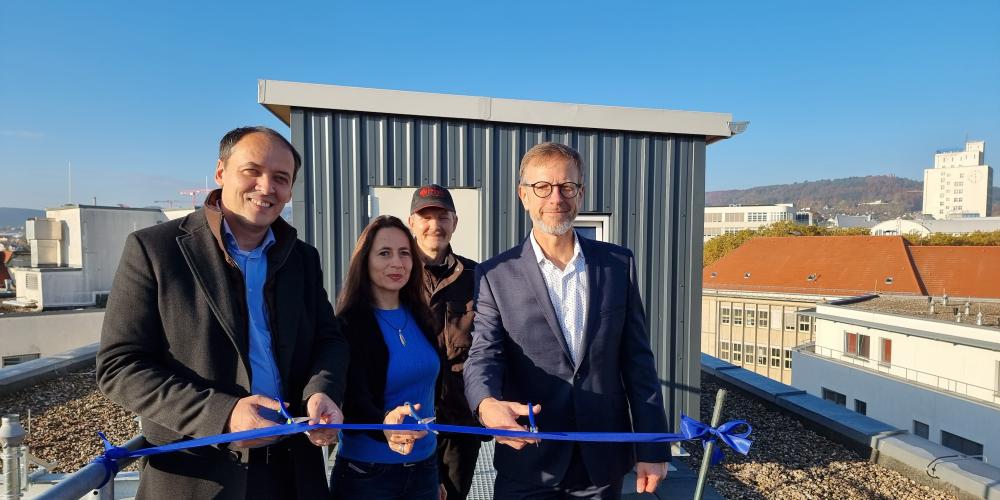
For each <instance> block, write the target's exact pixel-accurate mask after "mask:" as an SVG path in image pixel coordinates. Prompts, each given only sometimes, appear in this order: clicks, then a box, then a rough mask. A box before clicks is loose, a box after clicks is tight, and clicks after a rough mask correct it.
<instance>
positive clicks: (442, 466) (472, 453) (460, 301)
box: [409, 184, 482, 500]
mask: <svg viewBox="0 0 1000 500" xmlns="http://www.w3.org/2000/svg"><path fill="white" fill-rule="evenodd" d="M409 224H410V231H412V232H413V236H414V238H415V239H416V241H417V253H418V254H419V257H420V260H421V262H423V265H424V273H423V276H424V297H425V298H426V300H427V303H428V305H430V308H431V312H432V316H433V320H434V329H435V331H436V332H437V348H438V351H440V353H441V358H442V360H443V361H442V365H441V379H440V383H441V384H440V390H439V391H438V397H437V402H436V406H437V408H436V411H435V415H437V421H438V422H441V423H444V424H453V425H470V426H478V425H479V422H478V421H477V420H476V418H475V417H474V416H473V415H472V413H471V412H470V410H469V404H468V402H467V401H466V399H465V383H464V381H463V377H462V367H463V365H464V364H465V359H466V358H467V357H468V356H469V347H470V346H471V345H472V319H473V304H472V297H473V288H474V286H475V268H476V265H477V264H476V262H475V261H473V260H470V259H467V258H465V257H462V256H461V255H457V254H455V252H453V251H452V250H451V236H452V235H453V234H455V228H456V227H457V226H458V214H456V213H455V202H454V201H453V200H452V198H451V193H449V192H448V190H447V189H446V188H444V187H442V186H439V185H437V184H430V185H427V186H421V187H420V188H419V189H417V190H416V191H414V193H413V200H412V202H411V203H410V218H409ZM481 444H482V442H481V440H480V438H477V437H474V436H464V435H447V434H442V435H441V436H439V437H438V469H439V471H440V477H441V483H442V484H443V485H444V487H445V490H446V491H447V492H448V500H455V499H459V500H460V499H464V498H465V497H466V496H468V494H469V490H470V489H471V488H472V475H473V473H474V472H475V469H476V459H477V458H478V457H479V447H480V445H481Z"/></svg>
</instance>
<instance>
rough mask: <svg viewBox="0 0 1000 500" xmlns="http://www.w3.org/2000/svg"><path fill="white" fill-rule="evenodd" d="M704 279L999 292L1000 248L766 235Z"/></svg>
mask: <svg viewBox="0 0 1000 500" xmlns="http://www.w3.org/2000/svg"><path fill="white" fill-rule="evenodd" d="M810 276H811V277H812V279H810ZM888 278H892V280H891V283H889V282H888V281H889V280H888ZM702 283H703V287H704V288H707V289H717V290H744V291H756V292H776V293H797V294H807V295H826V296H830V295H860V294H864V293H892V294H915V295H928V294H931V295H943V294H944V293H945V292H947V293H948V295H950V296H952V297H976V298H1000V246H989V247H987V246H982V247H974V246H962V247H944V246H913V245H910V244H909V243H907V242H906V240H904V239H903V238H902V237H899V236H798V237H793V236H788V237H777V238H773V237H768V238H763V237H762V238H754V239H751V240H749V241H747V242H746V243H744V244H743V245H742V246H740V247H739V248H737V249H736V250H733V251H732V252H730V253H729V254H727V255H726V256H725V257H723V258H722V259H719V260H718V261H716V262H715V263H713V264H712V265H710V266H708V267H706V268H705V269H704V271H702Z"/></svg>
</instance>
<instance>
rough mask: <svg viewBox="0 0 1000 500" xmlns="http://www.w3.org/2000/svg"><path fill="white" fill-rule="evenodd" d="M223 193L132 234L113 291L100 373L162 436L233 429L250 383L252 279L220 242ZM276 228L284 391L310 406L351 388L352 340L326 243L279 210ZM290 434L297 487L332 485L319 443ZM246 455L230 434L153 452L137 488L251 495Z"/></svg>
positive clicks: (118, 398) (146, 493) (301, 407)
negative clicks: (314, 240) (328, 273)
mask: <svg viewBox="0 0 1000 500" xmlns="http://www.w3.org/2000/svg"><path fill="white" fill-rule="evenodd" d="M218 194H219V191H218V190H216V191H215V192H213V193H212V194H211V195H209V198H208V200H206V204H205V206H206V208H202V209H201V210H198V211H196V212H194V213H192V214H190V215H188V216H187V217H184V218H182V219H178V220H174V221H170V222H165V223H162V224H159V225H156V226H153V227H149V228H146V229H142V230H140V231H136V232H135V233H132V234H131V235H129V237H128V239H127V240H126V242H125V248H124V251H123V253H122V258H121V263H120V264H119V267H118V272H117V274H116V275H115V280H114V285H113V286H112V289H111V296H110V298H109V300H108V306H107V311H106V313H105V319H104V325H103V330H102V332H101V345H100V350H99V351H98V353H97V381H98V384H99V387H100V388H101V390H102V391H103V392H104V393H105V394H107V395H108V397H109V398H110V399H111V400H112V401H115V402H117V403H118V404H121V405H122V406H124V407H125V408H127V409H129V410H131V411H133V412H135V413H136V414H138V415H139V416H140V417H141V418H142V429H143V433H144V434H145V436H146V439H147V440H148V441H149V442H150V443H152V444H154V445H161V444H165V443H170V442H174V441H180V440H185V439H189V438H197V437H204V436H208V435H213V434H220V433H222V432H224V429H225V427H226V425H227V423H228V420H229V415H230V413H232V409H233V407H234V406H235V405H236V402H237V400H238V399H239V398H242V397H245V396H248V395H250V375H251V374H250V354H249V353H250V348H249V334H248V327H247V325H248V319H247V307H246V296H245V294H244V291H243V290H244V286H245V285H244V283H243V277H242V274H241V273H240V271H239V269H238V268H237V267H236V265H235V263H234V262H233V261H232V259H231V258H230V257H229V255H228V254H227V253H226V251H225V249H224V246H223V243H222V238H221V226H222V214H221V212H219V210H218V209H217V208H216V206H217V205H216V201H215V200H217V199H218ZM271 229H272V230H273V231H274V236H275V239H276V242H275V244H274V246H272V247H271V248H270V249H269V251H268V254H267V259H268V274H267V278H266V282H265V283H266V284H265V290H264V298H265V300H266V302H267V305H268V312H269V318H270V323H271V324H270V327H271V335H272V338H271V342H272V346H273V349H274V354H275V362H276V364H277V367H278V372H279V373H280V374H281V380H282V388H281V389H282V395H283V396H284V400H285V401H286V402H288V403H289V405H290V407H289V411H290V412H291V413H292V414H293V415H295V416H302V415H305V402H306V400H307V399H308V398H309V396H311V395H313V394H315V393H317V392H323V393H326V394H327V395H328V396H330V398H332V399H333V400H334V401H337V402H339V401H341V400H342V399H343V394H344V386H345V384H346V378H345V375H346V371H347V361H348V347H347V344H346V342H345V339H344V337H343V334H342V333H341V331H340V329H339V328H338V325H337V323H336V320H335V317H334V314H333V308H332V307H331V305H330V302H329V298H328V296H327V294H326V291H325V290H324V289H323V279H322V270H321V269H320V261H319V253H318V252H317V251H316V249H315V248H313V247H311V246H309V245H307V244H306V243H303V242H302V241H300V240H298V239H297V238H296V233H295V229H294V228H292V227H291V226H289V225H288V224H287V223H285V222H284V221H283V220H281V219H280V218H279V219H277V220H276V221H275V222H274V223H273V224H272V225H271ZM283 443H287V446H288V447H289V448H290V449H291V452H292V453H291V459H292V460H293V461H294V469H295V471H296V474H295V477H293V478H288V480H289V481H290V482H291V481H293V482H294V484H295V488H296V491H297V492H298V493H299V495H301V496H303V497H314V496H317V495H318V496H323V495H328V491H329V490H328V489H327V487H326V474H325V471H324V470H323V457H322V453H321V451H320V449H319V448H318V447H316V446H313V445H312V444H310V443H309V442H308V440H307V439H306V438H305V437H304V436H294V437H291V438H289V439H287V440H286V441H284V442H283ZM246 459H247V453H246V450H245V449H237V448H231V447H229V446H228V445H220V446H219V447H204V448H197V449H194V450H191V451H185V452H177V453H169V454H164V455H157V456H154V457H150V458H149V461H148V463H147V464H146V466H145V467H144V469H143V470H142V480H141V481H140V485H139V496H141V497H143V498H245V497H246V483H247V473H246V471H247V469H246V467H245V466H244V465H243V464H241V462H245V461H246Z"/></svg>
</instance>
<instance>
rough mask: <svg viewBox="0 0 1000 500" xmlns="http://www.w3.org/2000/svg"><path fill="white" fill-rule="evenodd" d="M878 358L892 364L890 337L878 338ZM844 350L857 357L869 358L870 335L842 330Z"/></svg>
mask: <svg viewBox="0 0 1000 500" xmlns="http://www.w3.org/2000/svg"><path fill="white" fill-rule="evenodd" d="M878 348H879V357H878V360H879V361H880V362H882V363H885V364H887V365H891V364H892V339H887V338H879V345H878ZM844 352H845V353H847V354H849V355H851V356H857V357H859V358H865V359H871V337H870V336H868V335H861V334H859V333H854V332H844Z"/></svg>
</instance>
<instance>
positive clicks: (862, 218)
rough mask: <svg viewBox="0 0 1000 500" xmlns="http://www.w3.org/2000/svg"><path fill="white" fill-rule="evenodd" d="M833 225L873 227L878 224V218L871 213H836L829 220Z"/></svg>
mask: <svg viewBox="0 0 1000 500" xmlns="http://www.w3.org/2000/svg"><path fill="white" fill-rule="evenodd" d="M828 223H829V225H830V226H831V227H843V228H849V227H867V228H871V227H873V226H874V225H875V224H878V221H877V220H874V219H873V218H872V216H871V214H868V215H845V214H841V215H835V216H834V217H833V218H832V219H830V220H829V221H828Z"/></svg>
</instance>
